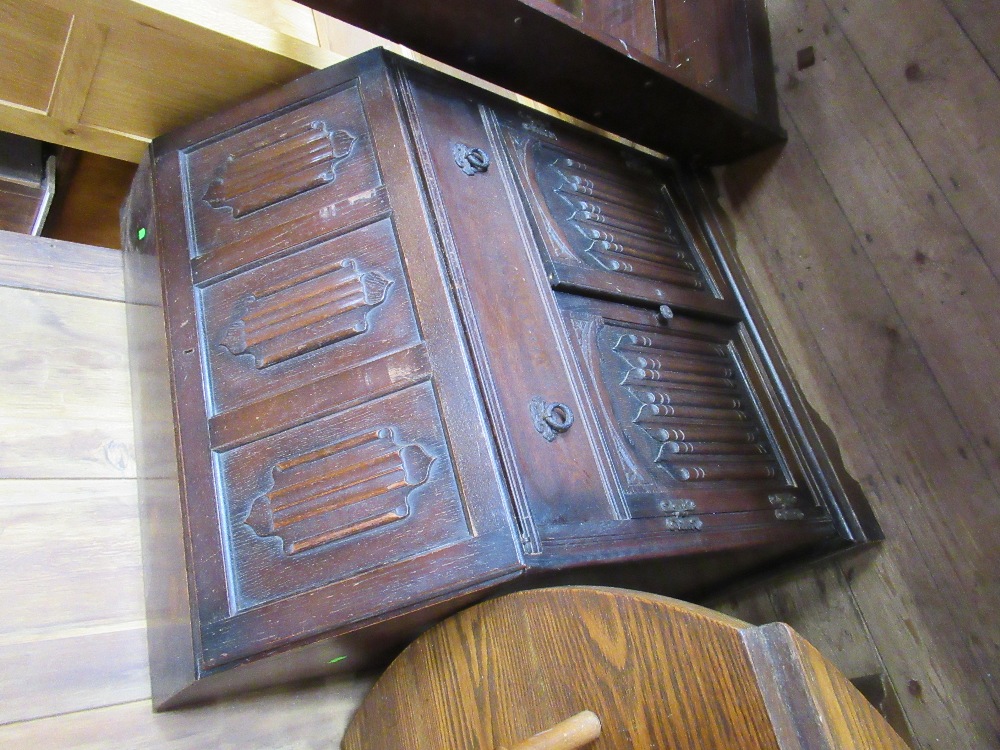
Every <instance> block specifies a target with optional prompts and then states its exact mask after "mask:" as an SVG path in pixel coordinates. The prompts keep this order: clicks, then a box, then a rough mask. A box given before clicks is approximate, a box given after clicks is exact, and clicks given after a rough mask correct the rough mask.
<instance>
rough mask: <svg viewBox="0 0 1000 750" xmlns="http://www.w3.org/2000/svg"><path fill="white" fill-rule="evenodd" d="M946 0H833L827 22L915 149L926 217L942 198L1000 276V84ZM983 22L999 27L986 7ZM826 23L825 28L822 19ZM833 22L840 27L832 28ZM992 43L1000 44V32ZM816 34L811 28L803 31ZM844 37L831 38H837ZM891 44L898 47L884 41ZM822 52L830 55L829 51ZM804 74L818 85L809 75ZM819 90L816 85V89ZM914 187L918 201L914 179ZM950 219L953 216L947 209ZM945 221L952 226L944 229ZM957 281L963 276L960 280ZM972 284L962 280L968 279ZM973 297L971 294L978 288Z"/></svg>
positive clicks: (935, 252) (931, 252)
mask: <svg viewBox="0 0 1000 750" xmlns="http://www.w3.org/2000/svg"><path fill="white" fill-rule="evenodd" d="M946 5H947V4H942V3H941V2H940V0H918V1H917V2H883V3H878V4H877V5H875V4H870V3H864V2H847V3H840V4H836V3H831V2H827V3H826V6H827V8H829V11H830V12H829V16H828V17H827V21H826V22H827V23H828V24H829V25H831V26H833V28H834V29H836V27H839V32H840V33H842V34H843V35H844V37H845V39H846V40H847V42H848V43H849V44H850V46H851V48H852V50H853V51H854V52H855V53H856V54H857V56H858V59H859V60H860V61H861V63H862V65H863V66H864V70H865V72H866V73H867V74H868V76H870V78H871V80H872V82H873V83H874V84H875V86H876V88H877V89H878V92H879V94H880V95H881V96H882V97H883V99H884V101H885V103H886V105H888V107H889V109H890V110H891V112H892V114H893V116H894V117H895V118H896V119H897V120H898V122H899V127H901V128H902V130H903V132H904V133H905V134H906V137H907V138H908V139H909V140H910V141H911V142H912V144H913V148H914V149H915V150H916V151H917V153H918V154H919V157H920V159H921V160H922V161H923V164H924V165H925V168H926V170H927V172H928V173H929V174H930V176H931V177H932V179H933V182H934V185H935V187H936V188H937V190H933V189H931V190H929V191H928V192H927V195H926V196H925V198H926V200H927V202H928V204H931V205H928V207H927V209H925V211H926V212H927V213H928V214H930V215H933V214H934V212H933V210H932V209H933V208H934V206H933V203H932V201H937V200H939V199H940V198H941V197H942V195H943V198H944V199H945V201H946V202H947V204H948V206H950V208H951V209H952V211H954V214H955V215H956V216H957V218H958V219H959V221H960V222H961V225H962V227H963V228H964V229H965V231H966V232H967V233H968V239H969V240H971V242H972V244H973V248H972V249H974V251H975V253H976V254H978V255H981V256H982V257H983V259H984V260H985V262H986V264H987V265H988V266H989V268H990V269H991V270H992V272H993V275H994V276H996V275H998V274H1000V226H998V224H997V222H996V220H995V216H996V215H997V214H998V213H1000V130H998V129H997V128H996V127H994V123H996V122H997V121H998V120H1000V86H998V85H997V77H996V70H995V69H991V68H990V65H989V63H988V61H987V60H984V59H983V57H982V56H981V54H980V51H979V50H977V49H976V46H975V44H974V42H973V41H972V40H970V39H969V38H968V37H967V36H966V34H965V33H963V29H962V28H961V27H960V26H959V25H958V24H956V23H954V21H953V19H952V18H951V16H950V14H949V12H948V8H947V7H946ZM982 13H983V16H982V19H981V21H982V22H983V23H991V22H992V23H996V22H997V21H996V17H997V13H996V8H994V9H993V12H989V11H987V10H986V9H985V8H983V9H982ZM817 20H819V22H820V26H822V23H823V21H822V20H820V19H817ZM831 21H832V24H831ZM996 30H997V36H996V37H994V40H993V41H994V43H995V44H1000V26H997V27H996ZM808 33H810V29H806V30H804V31H803V34H808ZM837 33H838V31H836V30H834V31H831V36H834V37H835V36H836V35H837ZM889 36H891V37H892V40H893V43H892V44H891V45H887V44H885V43H884V40H885V39H886V38H888V37H889ZM821 49H822V48H821ZM799 77H800V78H801V79H802V82H803V83H805V85H806V86H809V85H811V82H810V81H809V78H810V74H809V73H807V72H805V71H803V72H802V73H801V74H800V75H799ZM817 83H818V82H817ZM907 188H908V189H909V190H911V191H912V192H913V193H915V194H917V195H918V196H919V194H918V192H917V191H918V185H917V183H916V182H915V181H910V182H908V183H907ZM945 212H946V209H945ZM941 223H944V222H941ZM923 244H924V243H922V245H923ZM926 244H927V245H928V246H929V247H922V248H921V249H923V251H924V252H925V253H926V254H927V255H928V256H929V261H928V262H929V263H931V264H935V263H936V264H940V265H942V266H944V267H945V270H951V271H952V272H953V273H954V272H955V271H956V270H959V269H958V268H955V267H954V264H953V263H952V262H951V259H950V257H949V254H948V253H947V252H940V251H941V250H944V248H937V247H934V245H933V244H930V243H926ZM958 275H959V274H956V276H958ZM963 280H964V278H963ZM970 293H971V290H970Z"/></svg>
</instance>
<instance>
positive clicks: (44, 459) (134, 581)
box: [0, 235, 368, 750]
mask: <svg viewBox="0 0 1000 750" xmlns="http://www.w3.org/2000/svg"><path fill="white" fill-rule="evenodd" d="M3 239H4V240H5V241H4V242H3V243H2V247H3V255H2V258H3V259H2V262H0V287H2V286H4V285H12V286H14V287H18V286H24V287H28V288H30V289H32V290H33V291H24V290H22V289H18V288H10V286H7V287H6V288H0V295H3V297H2V301H0V305H2V309H3V310H4V312H5V325H6V326H7V328H8V331H9V332H10V334H12V335H10V334H9V335H8V338H7V339H6V341H5V347H4V351H5V355H4V356H5V357H6V359H5V360H4V364H3V368H2V371H3V373H4V375H3V377H4V379H5V383H4V389H3V394H4V399H3V401H2V404H3V417H4V420H5V421H4V425H3V426H4V439H5V440H6V441H7V444H6V445H5V452H4V454H3V455H4V458H5V460H8V459H9V457H10V456H11V455H14V456H16V457H17V458H18V459H19V460H20V461H21V462H22V465H23V466H27V467H28V468H30V470H31V471H30V474H31V475H32V476H36V477H38V478H35V479H0V569H2V570H3V571H4V573H3V576H2V577H0V600H2V602H3V606H2V607H0V746H3V747H8V746H10V747H19V746H31V745H36V746H38V747H45V748H93V749H96V748H103V747H107V746H109V744H110V745H115V746H119V747H150V748H173V749H175V750H176V748H182V747H187V748H192V750H194V749H195V748H203V747H237V746H238V747H261V748H264V747H266V748H277V747H289V748H291V747H295V748H311V747H316V748H319V747H324V748H325V747H330V746H331V745H332V746H336V743H337V741H338V737H339V735H340V733H342V732H343V728H344V727H345V726H346V723H347V719H348V715H349V713H350V711H351V710H352V709H353V707H354V706H355V705H356V704H357V703H358V702H359V701H360V699H361V696H362V694H363V693H364V691H365V690H366V689H367V686H368V681H367V680H365V679H348V680H344V679H341V680H339V681H327V682H325V683H322V682H321V683H316V684H314V685H312V686H310V687H307V688H305V689H304V690H300V691H296V692H288V691H284V692H275V693H271V694H264V695H259V696H253V697H248V698H245V699H243V700H241V701H237V702H235V703H222V704H219V705H216V706H213V707H211V708H208V709H202V710H200V711H194V712H184V713H178V714H172V715H170V716H157V715H155V714H154V713H153V712H152V709H151V706H150V702H149V693H150V686H149V675H148V669H147V647H146V623H145V619H144V613H143V603H142V592H143V580H142V572H141V568H140V553H139V531H138V507H137V506H138V503H137V498H136V482H135V480H134V479H131V478H91V479H79V478H69V479H66V478H63V479H51V478H46V477H49V476H52V475H56V476H58V475H62V476H67V475H68V476H73V477H75V476H80V475H83V474H86V473H87V472H88V471H91V470H92V472H93V474H97V475H98V476H100V475H102V474H103V475H107V476H111V477H115V476H120V475H121V473H120V471H119V467H120V465H118V466H116V465H108V464H107V463H106V460H105V461H104V462H103V463H102V462H101V461H94V465H93V466H91V467H89V468H87V462H88V461H89V460H90V459H89V458H88V457H87V456H86V455H84V456H83V457H82V458H81V457H78V456H75V454H74V453H73V449H70V450H66V451H65V452H62V451H61V449H60V447H59V443H57V442H56V441H55V438H46V439H33V438H31V434H32V430H35V429H36V427H34V426H33V425H35V423H36V422H37V421H39V420H41V421H42V422H45V421H52V422H53V424H52V430H53V431H54V432H56V433H58V435H63V434H64V433H67V432H69V433H72V431H73V430H75V429H76V428H75V427H74V425H75V424H77V423H78V422H85V423H86V424H87V425H88V426H89V429H90V430H92V431H93V433H94V434H95V435H109V436H113V435H118V434H121V435H126V434H129V435H130V434H131V427H130V426H129V425H128V420H127V419H126V420H125V422H124V423H123V422H121V420H120V414H121V412H120V409H121V407H122V406H124V407H125V409H126V413H127V410H128V406H129V403H128V402H129V392H128V385H129V383H128V379H127V378H121V377H117V376H115V375H114V372H115V370H116V367H115V366H114V364H113V363H114V361H115V356H116V355H115V352H119V351H124V350H123V349H122V350H119V348H118V347H119V346H121V347H123V346H124V344H125V340H124V330H123V328H122V327H121V326H120V324H118V323H116V322H115V317H114V313H109V311H113V310H119V309H122V308H124V305H122V304H121V303H120V302H109V301H106V300H108V299H112V300H115V299H120V298H121V288H122V279H121V264H120V259H121V258H120V254H119V253H117V252H115V251H111V250H106V249H103V248H90V247H86V246H82V245H75V244H70V243H64V242H53V241H51V240H42V239H38V238H29V237H20V236H17V237H9V236H7V235H4V236H3ZM46 288H51V291H39V290H40V289H46ZM141 309H144V310H145V309H148V308H141ZM8 316H9V317H8ZM88 331H90V332H89V333H88ZM15 364H16V365H18V366H17V367H15V366H14V365H15ZM109 367H110V368H111V371H110V372H109V369H108V368H109ZM19 371H20V372H19ZM15 381H16V382H15ZM26 389H27V390H26ZM84 403H86V409H84V408H83V406H82V405H83V404H84ZM15 406H16V409H14V408H12V407H15ZM126 426H127V427H128V429H127V431H124V432H123V429H124V428H125V427H126ZM26 436H28V437H26ZM69 438H70V439H72V434H70V435H69ZM122 441H123V443H124V441H125V438H122ZM15 442H16V443H17V446H16V448H13V449H9V447H10V446H11V445H13V443H15ZM77 447H79V446H77ZM81 462H82V464H83V466H84V468H81ZM181 554H183V550H182V551H181Z"/></svg>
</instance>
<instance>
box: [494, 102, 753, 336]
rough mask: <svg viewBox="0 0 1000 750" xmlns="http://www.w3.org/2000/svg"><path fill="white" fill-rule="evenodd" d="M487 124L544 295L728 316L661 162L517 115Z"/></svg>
mask: <svg viewBox="0 0 1000 750" xmlns="http://www.w3.org/2000/svg"><path fill="white" fill-rule="evenodd" d="M497 119H498V127H499V130H500V133H501V137H502V140H503V143H504V146H505V148H506V150H507V153H508V155H509V157H510V160H511V163H512V165H513V167H514V171H515V174H517V176H518V178H519V181H520V183H521V186H522V189H523V192H524V195H525V198H526V201H527V204H528V207H529V211H530V214H531V216H532V218H533V220H534V222H535V227H536V231H537V235H538V238H539V239H540V240H541V242H540V247H541V252H542V257H543V260H544V261H545V265H546V269H547V271H548V274H549V280H550V282H551V283H552V286H553V288H554V289H558V290H564V291H579V292H584V293H590V294H596V295H599V296H602V297H613V298H618V299H621V300H624V301H629V302H640V303H642V304H646V305H649V304H653V305H660V304H669V305H671V306H673V307H676V308H678V309H684V310H691V311H696V312H702V313H710V314H712V315H716V316H721V317H729V318H736V317H738V311H737V309H736V307H735V305H734V304H733V302H732V300H731V299H730V297H731V295H730V294H729V293H728V287H727V285H726V283H725V281H724V280H723V279H722V276H721V273H720V271H719V268H718V266H717V265H716V263H715V262H714V260H713V258H712V255H711V252H710V250H709V248H708V246H707V243H706V241H705V238H704V235H703V234H702V231H701V228H700V227H699V226H698V225H697V222H696V221H694V220H693V217H692V216H691V214H690V211H689V209H688V207H687V206H686V204H685V203H684V202H683V199H679V198H678V197H677V196H676V195H675V192H674V191H673V190H672V188H671V185H672V183H673V176H672V174H671V168H670V167H669V166H668V165H667V164H666V163H663V162H657V161H654V160H652V159H647V158H644V156H643V155H642V154H639V153H638V152H635V151H625V150H624V149H623V148H620V147H619V148H616V147H615V146H614V144H609V143H608V142H606V141H602V142H597V141H594V140H592V139H588V138H586V137H585V136H583V135H582V134H578V133H572V132H569V131H568V129H563V128H560V127H559V126H558V125H557V124H555V123H549V124H546V125H542V124H540V123H539V122H538V121H537V120H535V119H534V118H531V117H529V116H526V115H524V114H520V115H518V114H514V113H507V112H503V111H501V112H500V113H499V114H498V115H497Z"/></svg>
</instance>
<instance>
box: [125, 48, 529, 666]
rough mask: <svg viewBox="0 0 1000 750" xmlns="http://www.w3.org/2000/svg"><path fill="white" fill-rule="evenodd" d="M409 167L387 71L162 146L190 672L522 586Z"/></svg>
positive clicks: (162, 222)
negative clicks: (195, 640) (516, 580)
mask: <svg viewBox="0 0 1000 750" xmlns="http://www.w3.org/2000/svg"><path fill="white" fill-rule="evenodd" d="M409 153H410V148H409V147H408V145H407V141H406V136H405V135H404V132H403V130H402V127H401V121H400V117H399V114H398V109H397V106H396V103H395V99H394V96H393V93H392V87H391V84H390V82H389V79H388V77H387V75H386V71H385V68H384V65H383V63H382V60H381V57H379V56H377V55H370V56H367V57H366V58H364V59H362V60H361V61H360V62H358V61H353V62H350V63H347V64H345V65H343V66H338V67H337V68H335V69H331V70H330V71H323V72H320V73H317V74H314V75H312V76H309V77H307V78H305V79H301V80H300V81H297V82H295V83H293V84H291V85H290V86H288V87H286V88H285V89H284V90H279V91H277V92H275V93H273V94H270V95H267V96H265V97H262V98H260V99H257V100H255V101H254V102H252V103H250V104H247V105H244V106H243V107H241V108H239V109H237V110H234V111H233V112H232V113H230V114H227V115H224V116H222V117H220V118H215V119H210V120H208V121H206V122H205V123H204V124H201V125H198V126H194V127H193V128H190V129H188V130H186V131H182V132H181V133H179V134H177V135H175V136H171V137H170V139H169V140H165V141H160V142H158V143H157V144H156V145H155V155H156V158H155V162H154V165H155V169H154V178H153V179H154V185H155V188H154V193H155V200H156V206H157V208H156V211H157V217H156V218H157V226H158V231H157V232H156V236H155V237H151V238H150V239H151V240H153V241H155V242H157V243H158V248H159V251H160V254H161V258H162V260H161V267H162V272H163V277H164V288H165V301H166V313H167V319H168V323H167V325H168V339H169V343H170V349H171V357H172V378H173V386H174V398H175V403H176V407H175V408H176V413H177V419H178V425H179V432H178V445H179V450H180V461H181V475H182V477H183V503H184V511H185V518H186V523H187V525H188V529H189V532H188V533H189V537H190V538H189V542H188V543H189V564H190V566H191V568H192V572H191V575H192V577H193V580H194V588H195V599H196V605H197V607H196V608H197V617H198V621H199V635H200V641H201V660H200V664H199V668H201V669H204V670H211V669H213V668H216V667H219V666H223V665H226V664H228V663H230V662H233V661H235V660H239V659H243V658H247V657H251V656H254V655H257V654H260V653H262V652H264V651H268V650H272V649H280V648H284V647H287V646H289V645H293V644H296V643H300V642H303V641H306V640H309V639H314V638H317V637H319V636H321V635H325V634H333V635H337V634H339V633H344V632H347V631H350V630H351V629H354V628H356V627H358V625H359V624H360V623H363V622H368V623H370V622H372V621H376V620H379V619H383V618H388V617H392V616H395V615H396V614H401V613H405V612H407V611H411V610H414V609H415V608H418V607H420V606H422V605H424V604H426V603H428V602H432V601H441V600H442V599H447V598H448V597H451V596H455V595H459V594H462V593H466V592H469V591H471V590H475V589H476V588H482V587H483V586H485V585H487V583H489V582H496V581H499V580H503V579H505V578H509V577H511V576H513V575H516V574H517V573H518V572H519V571H520V570H521V568H522V567H523V566H522V564H521V561H520V556H519V551H518V549H517V548H516V546H515V535H514V531H513V522H512V519H511V518H510V511H509V501H508V500H507V498H506V489H505V486H504V483H503V481H502V478H501V475H500V472H499V468H498V464H497V460H496V457H495V455H494V454H493V448H492V441H491V438H490V434H489V432H488V430H487V428H486V424H485V420H484V416H483V413H482V406H481V403H480V399H479V396H478V394H477V392H476V388H475V385H474V378H473V375H472V370H471V367H470V364H469V360H468V357H467V354H466V352H465V349H464V346H463V344H462V341H461V338H460V333H459V329H458V322H457V319H456V316H455V314H454V312H453V306H452V302H451V299H450V295H449V292H448V289H447V286H446V283H445V279H444V278H443V276H442V272H441V269H440V266H439V264H438V262H437V253H436V249H435V246H434V243H433V240H432V235H431V232H430V228H429V225H428V219H427V216H426V214H425V211H424V208H423V204H422V202H421V198H420V194H419V191H418V187H417V184H416V181H415V179H414V165H413V163H412V162H411V159H410V157H409ZM139 203H141V202H137V205H138V204H139ZM149 218H150V217H144V216H132V217H128V221H129V222H130V223H131V224H133V225H135V226H136V227H140V228H141V225H142V224H143V222H145V221H147V220H148V219H149ZM142 234H143V233H140V232H138V229H136V230H135V231H134V232H131V233H130V236H132V237H140V236H141V235H142ZM135 241H137V242H139V241H142V240H135Z"/></svg>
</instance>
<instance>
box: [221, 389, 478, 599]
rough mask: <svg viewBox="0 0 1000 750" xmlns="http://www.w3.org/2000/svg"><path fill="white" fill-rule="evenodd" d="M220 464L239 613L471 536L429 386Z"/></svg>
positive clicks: (295, 430)
mask: <svg viewBox="0 0 1000 750" xmlns="http://www.w3.org/2000/svg"><path fill="white" fill-rule="evenodd" d="M216 456H217V458H216V465H217V467H218V476H217V479H218V483H219V486H220V487H221V488H223V490H222V491H223V493H224V495H223V497H224V500H223V504H222V508H221V511H222V513H223V515H224V517H225V518H226V525H225V528H226V535H227V538H228V541H227V545H226V547H227V550H228V554H229V556H230V559H229V568H230V570H231V571H232V574H231V581H230V585H231V586H232V599H233V601H234V602H235V603H236V608H237V609H241V610H242V609H248V608H252V607H255V606H257V605H260V604H263V603H265V602H268V601H274V600H276V599H281V598H284V597H287V596H291V595H294V594H296V593H298V592H301V591H305V590H308V589H310V588H313V587H316V586H322V585H325V584H328V583H330V582H331V581H337V580H344V579H349V578H351V577H354V576H357V575H359V574H361V573H363V572H365V571H370V570H373V569H376V568H378V567H380V566H383V565H392V564H394V563H396V562H399V561H402V560H406V559H408V558H411V557H418V556H420V555H423V554H426V553H428V552H430V551H432V550H436V549H440V548H442V547H446V546H448V545H450V544H454V543H458V542H462V541H465V540H468V539H469V538H470V535H471V533H472V532H471V529H470V527H469V523H468V520H467V517H466V512H465V508H464V506H463V501H462V495H461V493H460V491H459V488H458V483H457V480H456V478H455V473H454V468H453V464H452V458H451V453H450V450H449V447H448V444H447V441H446V440H445V436H444V428H443V426H442V423H441V413H440V407H439V405H438V400H437V396H436V394H435V389H434V383H433V382H431V381H424V382H421V383H418V384H416V385H409V386H407V387H404V388H401V389H399V390H396V391H395V392H393V393H391V394H389V395H386V396H381V397H377V398H372V399H369V400H367V401H365V402H364V403H362V404H360V405H358V406H354V407H351V408H348V409H345V410H342V411H338V412H335V413H333V414H330V415H329V416H325V417H320V418H317V419H312V420H310V421H308V422H306V423H304V424H301V425H298V426H295V427H292V428H290V429H287V430H283V431H280V432H277V433H275V434H272V435H268V436H266V437H263V438H261V439H258V440H254V441H252V442H249V443H246V444H244V445H240V446H238V447H235V448H232V449H230V450H225V451H221V452H219V453H217V454H216Z"/></svg>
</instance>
